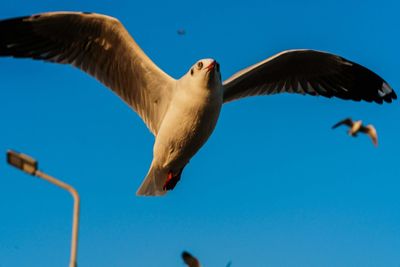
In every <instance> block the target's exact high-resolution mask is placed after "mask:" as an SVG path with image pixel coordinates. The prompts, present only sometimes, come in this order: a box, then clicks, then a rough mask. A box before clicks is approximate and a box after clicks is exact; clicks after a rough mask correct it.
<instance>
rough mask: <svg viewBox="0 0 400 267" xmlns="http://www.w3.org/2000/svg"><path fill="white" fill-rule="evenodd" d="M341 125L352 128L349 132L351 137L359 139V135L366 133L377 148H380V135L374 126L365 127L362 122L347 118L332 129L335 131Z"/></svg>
mask: <svg viewBox="0 0 400 267" xmlns="http://www.w3.org/2000/svg"><path fill="white" fill-rule="evenodd" d="M341 125H346V126H348V127H349V128H350V130H349V131H348V133H349V135H350V136H353V137H357V135H358V133H360V132H361V133H365V134H367V135H368V136H369V137H370V138H371V140H372V143H374V145H375V146H378V134H377V132H376V129H375V127H374V126H373V125H372V124H369V125H367V126H364V125H363V123H362V121H361V120H359V121H353V120H352V119H351V118H347V119H344V120H342V121H339V122H338V123H336V124H335V125H333V126H332V129H335V128H337V127H339V126H341Z"/></svg>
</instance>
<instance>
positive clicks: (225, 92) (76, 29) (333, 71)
mask: <svg viewBox="0 0 400 267" xmlns="http://www.w3.org/2000/svg"><path fill="white" fill-rule="evenodd" d="M0 56H11V57H16V58H33V59H39V60H45V61H49V62H55V63H61V64H71V65H73V66H75V67H77V68H79V69H81V70H83V71H85V72H87V73H88V74H90V75H92V76H94V77H95V78H96V79H98V80H99V81H101V82H102V83H103V84H104V85H105V86H107V87H109V88H110V89H111V90H113V91H114V92H115V93H116V94H117V95H118V96H119V97H121V98H122V100H124V101H125V102H126V103H127V104H128V105H129V106H130V107H132V108H133V109H134V110H135V111H136V112H137V113H138V115H139V116H140V117H141V118H142V119H143V121H144V123H145V124H146V125H147V127H148V128H149V129H150V131H151V132H152V133H153V134H154V136H155V143H154V148H153V161H152V163H151V166H150V169H149V171H148V174H147V176H146V178H145V179H144V181H143V183H142V185H141V186H140V188H139V190H138V191H137V194H138V195H152V196H157V195H164V194H165V193H166V192H167V191H168V190H171V189H173V188H174V187H175V185H176V183H177V182H178V181H179V180H180V177H181V174H182V171H183V169H184V167H185V166H186V164H187V163H188V162H189V160H190V159H191V158H192V157H193V156H194V155H195V154H196V152H197V151H198V150H199V149H200V148H201V147H202V146H203V145H204V143H205V142H206V141H207V139H208V138H209V136H210V135H211V133H212V132H213V130H214V127H215V125H216V123H217V120H218V117H219V114H220V110H221V107H222V105H223V104H224V103H227V102H231V101H233V100H238V99H241V98H244V97H249V96H257V95H271V94H278V93H297V94H309V95H314V96H316V95H320V96H324V97H328V98H331V97H338V98H342V99H350V100H355V101H360V100H363V101H367V102H376V103H383V102H388V103H390V102H392V100H394V99H396V98H397V97H396V94H395V92H394V91H393V89H392V88H391V87H390V86H389V85H388V83H386V82H385V81H384V80H383V79H382V78H381V77H379V76H378V75H377V74H375V73H374V72H372V71H370V70H368V69H367V68H365V67H363V66H361V65H358V64H357V63H354V62H351V61H349V60H347V59H344V58H342V57H340V56H336V55H333V54H330V53H326V52H320V51H314V50H288V51H284V52H281V53H279V54H277V55H274V56H272V57H270V58H268V59H266V60H264V61H261V62H259V63H257V64H255V65H252V66H250V67H248V68H245V69H243V70H242V71H239V72H238V73H236V74H234V75H233V76H232V77H230V78H229V79H228V80H226V81H224V82H222V80H221V73H220V66H219V64H218V62H217V61H216V60H214V59H201V60H199V61H197V62H196V63H195V64H194V65H193V66H192V67H190V68H189V70H188V72H187V73H186V74H185V75H183V76H182V77H181V78H180V79H177V80H176V79H173V78H171V77H170V76H169V75H168V74H166V73H165V72H163V71H162V70H161V69H160V68H159V67H157V66H156V65H155V64H154V63H153V62H152V61H151V60H150V59H149V58H148V57H147V56H146V54H145V53H144V52H143V51H142V50H141V49H140V47H139V46H138V45H137V44H136V42H135V41H134V40H133V38H132V37H131V36H130V35H129V33H128V32H127V30H126V29H125V28H124V26H123V25H122V24H121V23H120V22H119V21H118V20H117V19H115V18H113V17H109V16H105V15H100V14H93V13H79V12H50V13H42V14H37V15H33V16H27V17H19V18H11V19H6V20H2V21H0Z"/></svg>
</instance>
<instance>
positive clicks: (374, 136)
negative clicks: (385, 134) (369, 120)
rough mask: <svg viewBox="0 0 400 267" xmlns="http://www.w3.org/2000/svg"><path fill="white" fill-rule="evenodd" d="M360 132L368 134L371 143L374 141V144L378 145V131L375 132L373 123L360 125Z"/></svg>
mask: <svg viewBox="0 0 400 267" xmlns="http://www.w3.org/2000/svg"><path fill="white" fill-rule="evenodd" d="M360 132H363V133H365V134H367V135H369V137H370V138H371V140H372V143H374V145H375V146H378V133H377V132H376V129H375V127H374V126H373V125H371V124H370V125H367V126H361V127H360Z"/></svg>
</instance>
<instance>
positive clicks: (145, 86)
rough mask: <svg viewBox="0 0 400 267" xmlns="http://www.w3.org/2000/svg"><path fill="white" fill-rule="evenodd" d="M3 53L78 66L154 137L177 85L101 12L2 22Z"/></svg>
mask: <svg viewBox="0 0 400 267" xmlns="http://www.w3.org/2000/svg"><path fill="white" fill-rule="evenodd" d="M0 56H11V57H16V58H32V59H40V60H45V61H50V62H56V63H61V64H72V65H74V66H75V67H78V68H80V69H81V70H83V71H85V72H87V73H88V74H90V75H92V76H94V77H95V78H97V79H98V80H99V81H101V82H102V83H103V84H105V85H106V86H107V87H109V88H111V89H112V90H113V91H114V92H115V93H116V94H117V95H119V96H120V97H121V98H122V99H123V100H124V101H125V102H126V103H128V104H129V105H130V106H131V107H132V108H133V109H134V110H135V111H136V112H137V113H138V114H139V115H140V117H141V118H142V119H143V120H144V122H145V123H146V125H147V126H148V127H149V129H150V130H151V131H152V132H153V134H155V135H156V134H157V131H158V128H159V126H160V123H161V121H162V119H163V117H164V114H165V112H166V110H167V108H168V105H169V103H170V99H171V95H172V90H173V88H174V84H175V80H174V79H172V78H171V77H170V76H168V75H167V74H166V73H164V72H163V71H162V70H161V69H159V68H158V67H157V66H156V65H155V64H154V63H153V62H152V61H151V60H150V59H149V58H148V57H147V56H146V55H145V54H144V52H143V51H142V50H141V49H140V47H139V46H138V45H137V44H136V42H135V41H134V40H133V38H132V37H131V36H130V35H129V33H128V32H127V31H126V29H125V28H124V27H123V25H122V24H121V23H120V22H119V21H118V20H117V19H115V18H112V17H108V16H104V15H99V14H91V13H78V12H50V13H43V14H38V15H34V16H30V17H20V18H13V19H7V20H1V21H0Z"/></svg>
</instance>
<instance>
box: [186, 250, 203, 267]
mask: <svg viewBox="0 0 400 267" xmlns="http://www.w3.org/2000/svg"><path fill="white" fill-rule="evenodd" d="M182 259H183V261H184V262H185V263H186V265H187V266H188V267H200V266H201V265H200V262H199V260H198V259H196V257H194V256H193V255H192V254H190V253H189V252H187V251H184V252H182Z"/></svg>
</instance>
